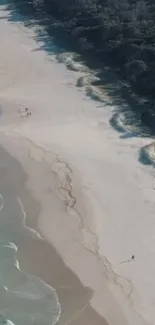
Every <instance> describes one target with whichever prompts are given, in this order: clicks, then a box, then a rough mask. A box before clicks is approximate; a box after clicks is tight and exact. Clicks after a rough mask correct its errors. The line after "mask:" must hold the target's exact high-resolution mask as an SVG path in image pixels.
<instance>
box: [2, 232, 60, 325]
mask: <svg viewBox="0 0 155 325" xmlns="http://www.w3.org/2000/svg"><path fill="white" fill-rule="evenodd" d="M3 236H4V234H3ZM0 237H1V236H0ZM16 253H17V247H16V246H15V245H14V244H13V243H11V242H8V241H6V242H4V241H1V242H0V325H1V324H8V325H12V324H15V325H28V324H30V325H31V324H34V325H49V324H50V325H52V324H55V322H56V321H57V319H58V316H59V313H60V306H59V303H58V298H57V295H56V292H55V290H54V289H52V288H51V287H49V286H48V285H46V284H45V283H44V282H42V281H41V280H40V279H38V278H37V277H35V276H33V275H30V274H26V273H24V272H22V271H21V270H20V269H19V263H18V260H17V258H16Z"/></svg>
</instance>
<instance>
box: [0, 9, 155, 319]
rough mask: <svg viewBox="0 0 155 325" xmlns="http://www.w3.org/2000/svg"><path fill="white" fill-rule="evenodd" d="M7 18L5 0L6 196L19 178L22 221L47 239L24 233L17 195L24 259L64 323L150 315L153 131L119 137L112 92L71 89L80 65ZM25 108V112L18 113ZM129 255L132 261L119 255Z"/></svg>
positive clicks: (2, 128)
mask: <svg viewBox="0 0 155 325" xmlns="http://www.w3.org/2000/svg"><path fill="white" fill-rule="evenodd" d="M7 16H8V17H7ZM9 17H10V11H9V10H6V7H5V5H3V6H2V7H1V10H0V18H1V19H0V28H1V35H2V36H1V51H0V62H1V75H0V90H1V93H0V106H1V107H0V108H1V111H2V114H1V118H0V144H1V145H2V146H3V147H4V148H5V149H6V150H7V151H8V152H9V153H10V155H11V156H13V157H15V158H16V160H17V161H18V163H17V164H16V163H13V160H12V164H13V165H14V167H12V166H11V164H10V166H9V167H8V171H9V172H8V177H10V178H9V179H10V180H9V182H10V189H11V190H10V191H11V192H10V197H11V196H12V195H13V193H14V191H15V188H16V186H17V189H18V197H19V199H20V200H21V202H22V204H23V207H24V210H25V211H26V215H27V218H26V222H27V225H28V226H29V227H32V228H34V229H38V230H39V232H40V234H41V235H42V236H43V237H44V238H45V239H46V242H48V244H45V242H40V240H38V238H37V239H34V238H33V239H31V238H28V237H27V236H28V235H27V234H26V235H25V234H24V232H23V233H22V235H20V231H21V226H20V231H18V224H19V225H21V220H23V217H24V215H23V212H22V215H21V207H20V206H19V204H18V208H17V202H16V207H15V206H14V204H13V211H15V210H16V209H18V211H17V212H18V213H17V215H19V208H20V215H19V217H18V220H15V225H16V226H15V230H16V236H15V238H14V239H15V240H16V244H17V246H19V247H20V252H19V253H20V254H19V255H20V262H21V265H22V268H23V269H25V270H26V269H27V270H28V268H31V270H29V271H30V273H31V272H34V273H35V274H38V275H39V276H40V277H42V278H43V277H46V279H45V281H47V283H50V282H51V285H52V286H53V287H54V288H55V289H57V291H58V294H60V302H61V304H62V318H60V322H62V325H65V323H66V324H68V323H71V322H73V324H74V322H75V324H76V322H78V321H79V319H80V321H79V322H80V324H81V323H82V322H84V325H87V322H88V324H90V322H91V321H92V322H94V323H95V324H98V323H99V324H100V323H102V322H103V324H104V322H105V320H104V319H106V320H107V322H108V323H109V325H118V324H119V325H126V324H136V325H144V324H145V325H146V324H148V323H151V322H152V320H154V317H155V309H154V303H155V289H154V280H153V279H154V272H155V264H154V260H155V258H154V256H155V253H154V249H153V247H155V241H154V238H155V236H154V172H153V170H151V169H148V168H146V167H144V166H141V165H140V163H139V161H138V159H137V156H138V152H139V148H140V147H141V146H144V145H146V144H147V143H149V142H150V139H141V138H128V139H123V140H122V139H120V138H119V135H118V134H117V133H116V131H115V130H113V129H112V127H111V126H110V125H109V121H110V118H111V116H112V110H113V109H114V108H113V107H112V106H110V108H109V105H108V104H107V103H108V100H109V99H108V98H106V99H105V103H104V100H103V105H98V103H96V102H95V101H93V100H90V98H88V97H87V96H86V89H85V88H84V89H81V91H79V89H77V88H76V84H77V79H78V78H79V77H80V76H81V74H82V75H83V76H85V72H80V71H77V72H71V71H69V70H67V68H66V67H65V64H63V63H60V62H59V63H58V62H57V60H56V57H55V54H53V55H51V57H50V58H49V56H48V54H47V53H46V52H45V51H43V49H42V48H41V49H40V44H39V50H38V43H37V42H36V33H35V27H34V30H33V28H32V29H29V28H27V27H24V26H23V25H22V23H19V24H17V23H12V22H10V20H9ZM10 53H11V55H10ZM68 55H69V54H66V56H67V58H68ZM73 64H74V63H73ZM98 96H99V94H98ZM25 107H28V108H29V111H30V112H31V113H32V114H31V116H29V117H25V116H23V115H24V114H23V111H24V108H25ZM10 159H11V158H10ZM10 159H9V161H11V160H10ZM6 161H7V159H6ZM19 164H21V166H22V168H23V170H24V172H25V176H24V178H23V176H22V175H23V172H22V173H21V178H20V177H19V176H18V173H20V165H19ZM15 166H18V168H17V167H15ZM12 169H13V170H14V172H13V173H11V170H12ZM15 170H16V172H15ZM4 181H5V180H4ZM23 182H25V188H26V190H27V191H28V192H26V191H25V190H24V189H23V188H24V187H23ZM4 183H5V182H4ZM22 189H23V190H22ZM7 192H8V190H7ZM28 193H31V196H32V197H33V199H32V198H31V197H30V194H28ZM10 202H12V200H11V201H10ZM19 202H20V201H19ZM19 202H18V203H19ZM14 209H15V210H14ZM31 235H33V233H32V232H31ZM29 237H30V236H29ZM27 238H28V239H27ZM131 238H132V240H131ZM17 239H18V240H17ZM40 252H41V256H40ZM56 252H57V253H58V255H59V256H60V257H61V258H59V257H57V254H56ZM133 254H134V255H135V259H134V261H131V263H124V264H122V263H121V262H122V261H124V260H129V259H130V257H131V256H132V255H133ZM50 256H51V258H50V261H49V257H50ZM34 261H35V263H34ZM43 263H45V265H44V264H43ZM56 265H57V266H56ZM52 269H53V271H52ZM69 270H71V271H69ZM78 279H79V280H78ZM59 281H60V283H61V285H60V284H59ZM70 293H71V294H70ZM61 297H62V299H61ZM87 304H88V307H86V306H87ZM85 307H86V308H85ZM81 310H82V311H81ZM79 311H81V314H78V315H77V313H78V312H79ZM99 315H100V316H102V317H100V316H99ZM72 316H73V319H72ZM63 317H64V321H63ZM78 317H79V319H78ZM80 317H83V320H82V318H80ZM93 317H94V318H95V320H93ZM97 322H98V323H97ZM60 324H61V323H60ZM37 325H38V324H37ZM76 325H77V324H76Z"/></svg>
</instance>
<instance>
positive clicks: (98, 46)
mask: <svg viewBox="0 0 155 325" xmlns="http://www.w3.org/2000/svg"><path fill="white" fill-rule="evenodd" d="M44 6H45V8H46V10H48V13H51V14H52V15H53V16H54V17H56V18H57V19H59V23H58V27H59V28H60V27H61V28H62V29H63V30H64V32H65V33H66V34H68V35H69V36H70V37H71V38H72V39H73V40H74V42H77V45H78V46H79V48H80V49H82V50H85V51H87V52H89V54H91V55H95V56H96V57H98V58H99V59H100V60H101V61H103V62H104V60H105V59H106V58H108V62H109V64H110V65H111V66H112V67H114V68H115V69H117V73H118V74H119V75H120V77H121V78H122V79H123V80H125V81H127V82H128V83H129V84H130V85H131V87H132V90H133V92H135V93H136V94H138V95H139V96H140V97H143V98H144V99H145V103H146V105H145V111H144V112H143V114H144V117H145V115H146V117H145V119H147V118H148V117H147V111H148V112H149V113H150V115H151V118H153V116H154V115H155V2H154V1H153V0H140V1H138V0H63V1H62V0H44ZM154 122H155V121H154V118H153V120H152V119H151V120H150V123H151V125H152V124H155V123H154ZM152 126H154V125H152Z"/></svg>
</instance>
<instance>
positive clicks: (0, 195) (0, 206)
mask: <svg viewBox="0 0 155 325" xmlns="http://www.w3.org/2000/svg"><path fill="white" fill-rule="evenodd" d="M0 199H1V205H0V212H1V211H2V209H3V207H4V200H3V196H2V194H0Z"/></svg>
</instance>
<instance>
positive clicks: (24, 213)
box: [17, 196, 43, 239]
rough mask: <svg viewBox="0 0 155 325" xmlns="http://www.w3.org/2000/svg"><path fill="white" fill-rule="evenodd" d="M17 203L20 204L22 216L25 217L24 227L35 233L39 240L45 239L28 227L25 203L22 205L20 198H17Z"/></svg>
mask: <svg viewBox="0 0 155 325" xmlns="http://www.w3.org/2000/svg"><path fill="white" fill-rule="evenodd" d="M17 201H18V203H19V205H20V208H21V211H22V214H23V216H24V220H23V224H24V227H25V228H27V229H28V230H29V231H31V232H33V234H35V235H36V236H37V237H38V238H40V239H43V238H42V237H41V236H40V234H39V233H38V232H37V231H36V230H34V229H32V228H30V227H27V226H26V212H25V209H24V205H23V203H22V201H21V199H20V197H19V196H17Z"/></svg>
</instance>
